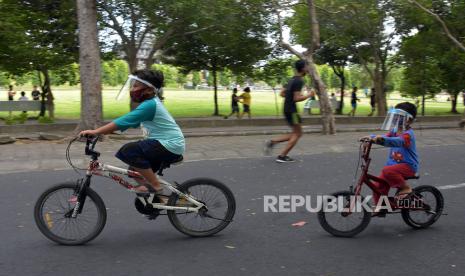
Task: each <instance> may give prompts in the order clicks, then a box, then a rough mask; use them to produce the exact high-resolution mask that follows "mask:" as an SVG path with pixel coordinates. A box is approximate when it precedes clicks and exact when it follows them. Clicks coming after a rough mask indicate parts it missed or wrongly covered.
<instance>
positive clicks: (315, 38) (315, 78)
mask: <svg viewBox="0 0 465 276" xmlns="http://www.w3.org/2000/svg"><path fill="white" fill-rule="evenodd" d="M301 3H303V2H301ZM305 3H306V8H307V12H308V18H309V20H308V22H307V24H306V25H305V28H307V30H308V32H309V33H310V34H311V35H310V37H311V39H310V40H309V41H308V42H307V43H306V44H304V46H305V47H306V48H307V50H306V51H305V52H303V53H301V52H299V51H297V50H296V49H295V48H294V47H292V46H291V45H290V44H289V43H288V42H286V41H284V39H283V37H284V36H283V34H282V32H283V22H282V20H281V11H282V10H283V9H286V7H287V5H286V3H281V2H280V1H275V2H273V5H272V9H274V11H275V13H276V15H277V17H278V30H279V41H280V42H279V44H280V45H281V47H283V48H284V49H286V50H288V51H289V52H290V53H292V54H294V55H295V56H297V57H298V58H300V59H303V60H306V61H307V63H308V66H307V68H308V73H309V75H310V77H311V79H312V82H313V85H314V87H315V90H316V93H317V95H318V98H319V99H320V110H321V119H322V120H321V121H322V125H323V134H334V133H336V125H335V120H334V115H333V110H332V107H331V103H330V101H329V97H328V93H327V91H326V85H325V83H324V82H323V81H322V79H321V77H320V75H319V73H318V70H317V67H316V64H315V58H314V55H315V52H316V50H318V49H319V48H320V24H319V22H318V16H317V12H316V6H315V2H314V1H313V0H307V1H306V2H305Z"/></svg>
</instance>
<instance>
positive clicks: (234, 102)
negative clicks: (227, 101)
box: [231, 94, 239, 106]
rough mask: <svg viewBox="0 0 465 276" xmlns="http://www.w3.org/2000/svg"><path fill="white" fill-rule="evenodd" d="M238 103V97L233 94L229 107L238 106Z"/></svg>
mask: <svg viewBox="0 0 465 276" xmlns="http://www.w3.org/2000/svg"><path fill="white" fill-rule="evenodd" d="M237 102H238V97H237V95H236V94H233V95H232V96H231V106H239V104H238V103H237Z"/></svg>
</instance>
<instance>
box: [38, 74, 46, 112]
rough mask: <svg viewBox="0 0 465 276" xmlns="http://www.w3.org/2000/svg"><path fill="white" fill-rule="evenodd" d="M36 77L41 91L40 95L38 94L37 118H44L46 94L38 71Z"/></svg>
mask: <svg viewBox="0 0 465 276" xmlns="http://www.w3.org/2000/svg"><path fill="white" fill-rule="evenodd" d="M37 76H38V77H39V84H40V89H41V90H42V93H40V112H39V117H43V116H45V110H46V107H45V104H46V101H45V96H46V94H45V85H44V84H43V83H42V75H41V72H40V70H37Z"/></svg>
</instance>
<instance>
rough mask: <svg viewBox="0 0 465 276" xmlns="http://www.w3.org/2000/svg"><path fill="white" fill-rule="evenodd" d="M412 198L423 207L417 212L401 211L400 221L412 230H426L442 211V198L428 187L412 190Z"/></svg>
mask: <svg viewBox="0 0 465 276" xmlns="http://www.w3.org/2000/svg"><path fill="white" fill-rule="evenodd" d="M413 191H414V194H415V195H414V198H417V199H419V200H420V201H421V204H422V205H423V206H422V208H420V209H419V210H415V209H402V219H403V220H404V221H405V223H406V224H407V225H409V226H411V227H413V228H416V229H421V228H426V227H429V226H430V225H432V224H433V223H435V222H436V221H437V220H438V219H439V217H440V216H441V214H442V210H443V209H444V198H443V196H442V194H441V192H440V191H439V190H438V189H437V188H435V187H433V186H428V185H423V186H418V187H416V188H414V189H413Z"/></svg>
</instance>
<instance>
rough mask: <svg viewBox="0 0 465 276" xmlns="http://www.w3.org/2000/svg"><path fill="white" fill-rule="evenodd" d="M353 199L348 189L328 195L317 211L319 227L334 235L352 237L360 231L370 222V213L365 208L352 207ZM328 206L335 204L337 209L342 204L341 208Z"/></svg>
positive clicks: (353, 204)
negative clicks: (334, 208)
mask: <svg viewBox="0 0 465 276" xmlns="http://www.w3.org/2000/svg"><path fill="white" fill-rule="evenodd" d="M361 200H363V198H361ZM339 201H342V202H341V203H342V204H340V202H339ZM354 201H356V199H355V198H354V194H353V193H351V192H349V191H342V192H337V193H334V194H332V195H331V196H330V197H328V198H327V199H326V201H323V206H322V208H321V210H320V211H319V212H318V221H319V222H320V225H321V227H323V229H324V230H326V232H328V233H330V234H332V235H334V236H336V237H353V236H355V235H357V234H358V233H360V232H362V231H363V230H364V229H365V228H366V227H367V226H368V224H369V223H370V220H371V214H370V213H369V212H368V211H367V210H366V209H365V208H355V209H353V208H354V207H353V206H355V205H356V203H355V202H354ZM328 206H337V209H339V206H342V207H343V210H329V208H327V207H328ZM357 209H359V210H357ZM349 210H351V211H350V212H349Z"/></svg>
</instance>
